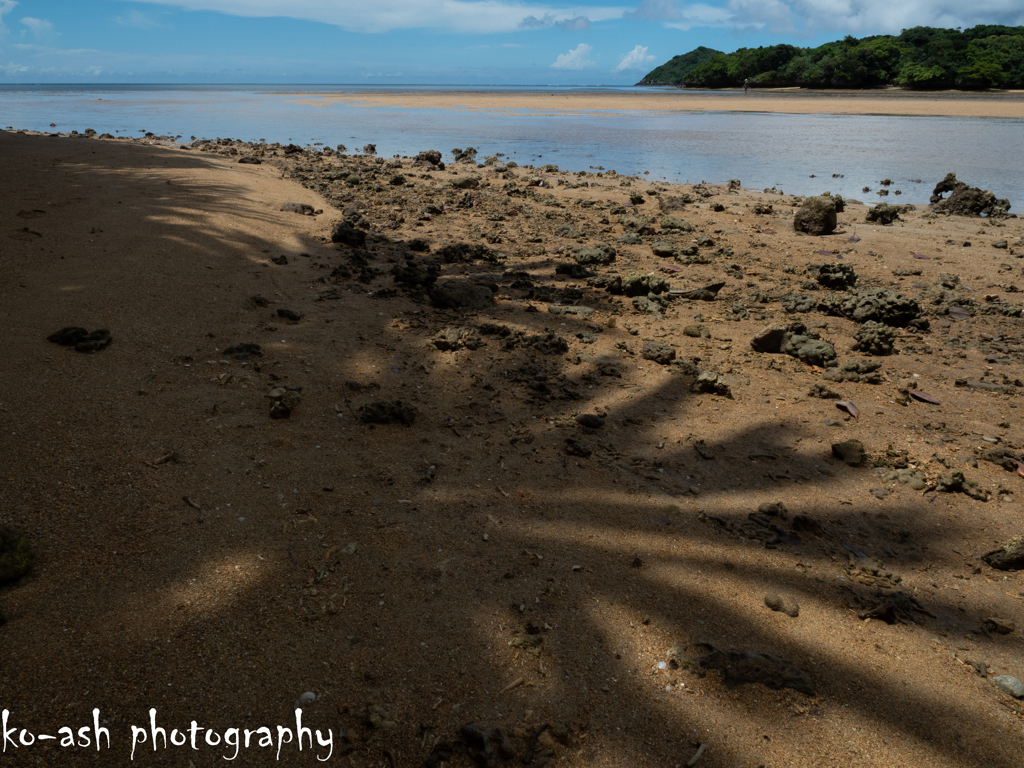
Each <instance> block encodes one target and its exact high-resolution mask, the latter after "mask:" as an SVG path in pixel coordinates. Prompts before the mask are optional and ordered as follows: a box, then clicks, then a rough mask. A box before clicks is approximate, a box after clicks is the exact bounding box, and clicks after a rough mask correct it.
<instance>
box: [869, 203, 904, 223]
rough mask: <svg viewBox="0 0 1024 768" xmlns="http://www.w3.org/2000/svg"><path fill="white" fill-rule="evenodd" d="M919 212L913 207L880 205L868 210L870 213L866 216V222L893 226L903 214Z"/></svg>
mask: <svg viewBox="0 0 1024 768" xmlns="http://www.w3.org/2000/svg"><path fill="white" fill-rule="evenodd" d="M915 210H917V209H916V208H914V206H912V205H889V204H888V203H879V204H878V205H876V206H874V207H872V208H868V212H867V213H866V214H865V215H864V221H866V222H868V223H871V224H882V225H885V224H892V223H893V222H894V221H896V220H897V219H898V218H899V217H900V214H901V213H907V212H908V211H915Z"/></svg>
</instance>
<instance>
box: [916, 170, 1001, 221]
mask: <svg viewBox="0 0 1024 768" xmlns="http://www.w3.org/2000/svg"><path fill="white" fill-rule="evenodd" d="M947 192H949V193H950V195H949V197H947V198H943V197H942V196H943V195H944V194H946V193H947ZM930 202H931V209H932V210H933V211H935V212H936V213H946V214H953V215H957V216H981V215H983V214H984V215H986V216H993V217H1004V216H1006V215H1008V214H1007V212H1008V211H1009V210H1010V201H1009V200H1003V199H997V198H996V196H995V195H994V194H993V193H992V192H990V191H988V190H981V189H978V188H977V187H969V186H967V185H966V184H964V182H962V181H958V180H957V178H956V174H955V173H947V174H946V178H944V179H943V180H942V181H940V182H939V183H938V184H936V185H935V189H934V190H933V191H932V196H931V199H930Z"/></svg>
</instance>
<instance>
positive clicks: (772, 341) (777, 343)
mask: <svg viewBox="0 0 1024 768" xmlns="http://www.w3.org/2000/svg"><path fill="white" fill-rule="evenodd" d="M801 327H802V326H801ZM789 333H790V330H789V326H785V325H773V326H771V327H769V328H765V329H764V330H763V331H761V332H760V333H759V334H757V335H756V336H755V337H754V338H752V339H751V340H750V346H751V347H752V348H753V350H754V351H755V352H764V353H767V354H772V355H777V354H778V353H779V351H780V350H781V349H782V343H783V342H784V341H785V340H786V336H788V335H789Z"/></svg>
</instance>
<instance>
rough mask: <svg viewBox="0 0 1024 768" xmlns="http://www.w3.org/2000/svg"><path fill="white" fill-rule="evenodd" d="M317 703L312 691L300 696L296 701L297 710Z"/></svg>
mask: <svg viewBox="0 0 1024 768" xmlns="http://www.w3.org/2000/svg"><path fill="white" fill-rule="evenodd" d="M315 701H316V694H315V693H313V692H312V691H306V692H305V693H304V694H302V695H301V696H299V698H297V699H296V700H295V709H302V708H303V707H306V706H309V705H310V704H312V703H313V702H315Z"/></svg>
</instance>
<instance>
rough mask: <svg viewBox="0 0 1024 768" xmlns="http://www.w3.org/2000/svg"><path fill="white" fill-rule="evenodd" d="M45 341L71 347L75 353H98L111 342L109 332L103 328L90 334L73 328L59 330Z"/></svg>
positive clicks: (83, 329) (81, 329) (82, 329)
mask: <svg viewBox="0 0 1024 768" xmlns="http://www.w3.org/2000/svg"><path fill="white" fill-rule="evenodd" d="M46 339H47V341H52V342H53V343H54V344H60V345H61V346H62V347H73V348H74V350H75V351H76V352H99V351H100V350H102V349H106V348H107V347H109V346H110V343H111V341H112V339H111V338H110V331H108V330H106V329H105V328H103V329H100V330H98V331H92V332H91V333H90V332H89V331H87V330H85V328H78V327H75V326H70V327H68V328H61V329H60V330H59V331H57V332H56V333H51V334H50V335H49V336H47V337H46Z"/></svg>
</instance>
